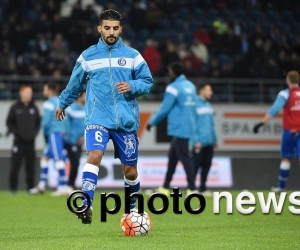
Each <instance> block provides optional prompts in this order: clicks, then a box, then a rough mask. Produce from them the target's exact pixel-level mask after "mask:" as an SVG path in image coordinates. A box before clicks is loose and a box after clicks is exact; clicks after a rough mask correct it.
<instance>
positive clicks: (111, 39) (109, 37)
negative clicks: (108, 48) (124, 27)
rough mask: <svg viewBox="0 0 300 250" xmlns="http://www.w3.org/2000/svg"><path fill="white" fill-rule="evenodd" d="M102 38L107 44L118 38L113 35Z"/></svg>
mask: <svg viewBox="0 0 300 250" xmlns="http://www.w3.org/2000/svg"><path fill="white" fill-rule="evenodd" d="M102 39H103V37H102ZM103 40H104V42H105V43H106V44H107V45H114V44H115V43H116V42H117V40H118V38H117V37H115V36H108V37H106V38H105V39H103Z"/></svg>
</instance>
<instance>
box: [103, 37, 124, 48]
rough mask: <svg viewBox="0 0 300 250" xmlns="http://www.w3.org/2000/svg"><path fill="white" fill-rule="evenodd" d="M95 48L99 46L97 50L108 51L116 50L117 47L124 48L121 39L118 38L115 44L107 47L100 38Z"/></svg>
mask: <svg viewBox="0 0 300 250" xmlns="http://www.w3.org/2000/svg"><path fill="white" fill-rule="evenodd" d="M97 46H99V48H102V49H107V50H109V49H117V48H119V47H122V46H124V43H123V40H122V38H121V37H119V38H118V40H117V42H116V43H115V44H113V45H107V44H106V43H105V42H103V40H102V38H101V37H100V38H99V42H98V44H97Z"/></svg>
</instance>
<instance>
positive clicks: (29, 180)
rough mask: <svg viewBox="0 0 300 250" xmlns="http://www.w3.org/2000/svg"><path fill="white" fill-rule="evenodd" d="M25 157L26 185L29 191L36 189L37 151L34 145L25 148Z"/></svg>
mask: <svg viewBox="0 0 300 250" xmlns="http://www.w3.org/2000/svg"><path fill="white" fill-rule="evenodd" d="M24 153H25V154H24V155H25V171H26V184H27V191H29V190H30V189H32V188H33V187H34V177H35V150H34V143H32V144H29V145H28V146H26V148H24Z"/></svg>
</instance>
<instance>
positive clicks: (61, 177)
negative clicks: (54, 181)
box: [55, 160, 67, 187]
mask: <svg viewBox="0 0 300 250" xmlns="http://www.w3.org/2000/svg"><path fill="white" fill-rule="evenodd" d="M55 168H56V169H57V171H58V187H63V186H66V185H67V180H66V170H65V162H64V161H62V160H59V161H56V162H55Z"/></svg>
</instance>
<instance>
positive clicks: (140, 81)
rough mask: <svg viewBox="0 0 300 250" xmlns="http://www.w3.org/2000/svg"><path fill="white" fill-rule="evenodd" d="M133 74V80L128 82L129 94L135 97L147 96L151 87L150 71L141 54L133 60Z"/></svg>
mask: <svg viewBox="0 0 300 250" xmlns="http://www.w3.org/2000/svg"><path fill="white" fill-rule="evenodd" d="M133 73H134V79H135V80H129V81H128V83H129V86H130V93H131V95H134V96H135V97H138V96H141V95H143V94H147V93H149V92H150V88H151V87H152V85H153V79H152V75H151V72H150V69H149V67H148V65H147V63H146V62H145V60H144V58H143V57H142V56H141V54H138V55H137V56H136V57H135V58H134V63H133Z"/></svg>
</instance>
